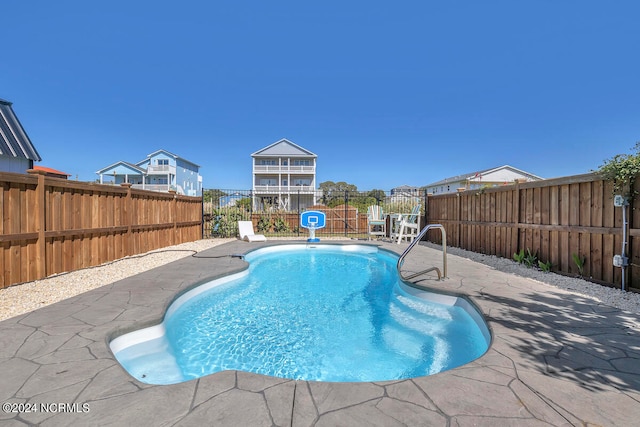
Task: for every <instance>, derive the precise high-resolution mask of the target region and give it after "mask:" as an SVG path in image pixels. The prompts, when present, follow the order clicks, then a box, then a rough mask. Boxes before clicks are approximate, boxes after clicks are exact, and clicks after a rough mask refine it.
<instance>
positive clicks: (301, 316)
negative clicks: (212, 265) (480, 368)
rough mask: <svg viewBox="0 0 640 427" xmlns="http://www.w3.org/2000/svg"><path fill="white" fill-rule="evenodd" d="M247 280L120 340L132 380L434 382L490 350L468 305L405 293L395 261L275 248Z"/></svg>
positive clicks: (353, 250)
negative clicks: (254, 377) (211, 377)
mask: <svg viewBox="0 0 640 427" xmlns="http://www.w3.org/2000/svg"><path fill="white" fill-rule="evenodd" d="M245 259H246V260H247V261H248V262H249V268H248V270H246V271H244V272H242V273H238V274H235V275H232V276H228V277H225V278H222V279H219V280H214V281H211V282H209V283H206V284H204V285H201V286H199V287H197V288H194V289H192V290H191V291H189V292H187V293H185V294H183V295H182V296H180V297H179V298H177V299H176V300H175V301H174V302H173V303H172V304H171V306H170V307H169V308H168V310H167V313H166V314H165V319H164V321H163V322H162V323H161V324H159V325H156V326H154V327H151V328H146V329H142V330H139V331H135V332H132V333H130V334H126V335H123V336H120V337H118V338H116V339H114V340H113V341H112V342H111V343H110V346H111V349H112V351H113V353H114V355H115V356H116V358H117V359H118V361H119V362H120V363H121V365H122V366H123V367H124V368H125V369H126V370H127V371H128V372H129V373H130V374H131V375H132V376H134V377H135V378H137V379H138V380H140V381H142V382H147V383H151V384H172V383H177V382H182V381H187V380H190V379H193V378H198V377H201V376H204V375H208V374H211V373H215V372H219V371H223V370H229V369H233V370H241V371H248V372H255V373H259V374H264V375H271V376H276V377H282V378H291V379H301V380H313V381H340V382H345V381H382V380H394V379H404V378H412V377H417V376H424V375H430V374H435V373H437V372H441V371H443V370H447V369H452V368H454V367H457V366H461V365H464V364H466V363H468V362H470V361H472V360H474V359H476V358H478V357H480V356H481V355H482V354H484V352H485V351H486V350H487V348H488V345H489V342H490V335H489V332H488V329H487V327H486V324H485V322H484V320H483V319H482V316H481V315H480V314H479V313H478V311H477V310H475V308H474V307H473V306H472V305H471V304H470V303H469V302H468V301H467V300H465V299H464V298H460V297H455V296H448V295H440V294H435V293H430V292H426V291H422V290H418V289H416V288H413V287H410V286H407V285H406V284H405V283H402V282H401V281H400V280H399V278H398V275H397V271H396V268H395V265H396V262H397V259H398V256H397V255H396V254H395V253H392V252H388V251H385V250H380V249H378V248H377V247H375V246H369V245H313V246H311V245H305V244H295V245H279V246H272V247H267V248H263V249H258V250H256V251H253V252H250V253H249V254H247V256H246V257H245Z"/></svg>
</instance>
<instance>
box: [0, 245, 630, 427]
mask: <svg viewBox="0 0 640 427" xmlns="http://www.w3.org/2000/svg"><path fill="white" fill-rule="evenodd" d="M290 243H293V242H292V241H282V242H266V243H247V242H242V241H237V242H231V243H226V244H223V245H220V246H217V247H214V248H212V249H209V250H207V251H203V252H201V253H199V256H201V257H205V256H206V257H218V256H224V255H231V254H238V253H246V252H248V251H249V250H251V249H254V248H257V247H262V246H266V245H272V244H290ZM329 243H331V244H339V243H341V242H338V241H336V242H334V241H331V242H329ZM342 243H350V244H353V243H366V242H362V241H353V240H349V241H345V242H342ZM374 244H377V245H379V246H380V247H382V248H384V249H387V250H391V251H393V252H396V253H399V252H401V251H402V250H403V249H405V248H406V244H401V245H396V244H392V243H389V242H375V243H374ZM439 262H441V252H439V251H438V250H435V249H431V248H428V247H425V246H417V247H416V248H415V249H414V252H413V253H412V255H411V256H410V257H408V258H407V260H406V261H405V264H404V267H405V268H407V269H415V270H418V269H421V267H422V263H431V265H439V264H438V263H439ZM245 266H246V263H244V261H243V260H241V259H239V258H231V257H222V258H207V259H201V258H200V259H198V258H192V257H188V258H184V259H181V260H178V261H175V262H173V263H171V264H167V265H165V266H162V267H158V268H155V269H153V270H149V271H147V272H144V273H141V274H138V275H136V276H133V277H130V278H127V279H124V280H121V281H119V282H116V283H113V284H111V285H107V286H103V287H101V288H99V289H95V290H92V291H89V292H86V293H84V294H81V295H78V296H76V297H73V298H70V299H68V300H64V301H61V302H59V303H57V304H53V305H50V306H47V307H43V308H41V309H38V310H35V311H33V312H31V313H27V314H24V315H21V316H17V317H14V318H11V319H8V320H5V321H2V322H0V373H2V385H1V386H0V401H1V402H3V403H4V404H6V403H9V404H10V405H9V406H8V407H7V408H6V409H9V411H5V410H4V409H5V407H4V406H3V412H0V421H2V420H11V421H12V422H13V423H14V424H15V425H29V424H42V425H74V424H76V425H86V424H100V425H104V424H132V423H144V424H145V425H146V424H152V425H201V424H215V425H252V426H253V425H282V426H313V425H318V426H319V425H350V426H354V425H355V426H357V425H367V426H369V425H385V426H388V425H390V426H392V425H508V424H513V425H516V424H517V425H522V424H531V425H533V424H547V425H583V424H589V423H590V424H596V425H632V424H634V423H635V422H636V421H637V419H638V417H640V363H638V362H640V316H639V315H638V314H633V313H628V312H624V311H621V310H618V309H615V308H612V307H609V306H605V305H602V304H599V303H595V302H594V301H593V300H590V299H588V298H586V297H583V296H580V295H577V294H573V293H570V292H567V291H563V290H561V289H558V288H555V287H552V286H549V285H545V284H543V283H540V282H537V281H535V280H532V279H527V278H523V277H519V276H515V275H511V274H507V273H502V272H499V271H496V270H493V269H491V268H490V267H487V266H485V265H483V264H478V263H475V262H473V261H470V260H468V259H464V258H460V257H457V256H454V255H449V268H448V278H447V279H445V280H444V281H440V282H439V281H436V280H434V279H433V278H431V279H428V280H427V286H428V287H429V288H433V289H435V290H442V291H445V292H447V293H451V292H453V293H456V294H461V295H464V296H466V297H467V298H468V299H469V300H470V301H471V302H472V303H473V304H474V305H475V306H476V307H478V308H479V309H480V310H481V311H482V312H483V314H484V315H485V318H486V319H487V322H488V324H489V327H490V329H491V332H492V336H493V341H492V344H491V347H490V348H489V350H488V351H487V353H486V354H485V355H484V356H482V357H481V358H479V359H477V360H475V361H473V362H471V363H470V364H467V365H464V366H462V367H459V368H456V369H453V370H451V371H446V372H442V373H439V374H436V375H433V376H429V377H420V378H414V379H409V380H400V381H387V382H376V383H324V382H310V381H294V380H285V379H280V378H273V377H266V376H262V375H257V374H250V373H245V372H240V371H225V372H220V373H216V374H213V375H209V376H207V377H203V378H200V379H197V380H192V381H188V382H185V383H180V384H174V385H162V386H158V385H148V384H144V383H141V382H139V381H137V380H135V379H134V378H132V377H131V376H129V375H128V374H127V373H126V371H124V369H123V368H122V367H121V366H120V365H119V364H118V363H117V361H116V360H115V358H114V357H113V354H112V353H111V351H110V349H109V346H108V342H109V340H110V339H111V338H113V337H115V336H117V335H121V334H123V333H125V332H128V331H131V330H134V329H138V328H140V327H142V326H151V325H153V324H154V323H157V322H158V319H161V318H162V314H163V313H164V310H165V309H166V307H167V306H168V305H169V304H170V302H171V301H173V300H174V299H175V298H177V297H178V296H179V295H180V294H181V293H182V292H185V291H186V290H187V289H188V288H191V287H193V286H194V285H196V284H198V283H202V282H204V281H208V280H210V279H212V278H214V277H221V276H224V275H227V274H231V273H233V272H237V271H239V270H241V269H243V268H244V267H245ZM52 404H57V405H58V406H51V405H52ZM20 405H21V406H20ZM34 408H35V409H40V410H39V411H33V409H34ZM52 408H54V409H55V410H53V411H52V410H51V409H52ZM14 409H15V410H21V411H22V412H21V413H19V414H18V413H16V412H12V410H14ZM43 409H44V410H49V412H44V411H43ZM29 410H30V411H29Z"/></svg>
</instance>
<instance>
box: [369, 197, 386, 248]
mask: <svg viewBox="0 0 640 427" xmlns="http://www.w3.org/2000/svg"><path fill="white" fill-rule="evenodd" d="M367 233H368V234H369V240H371V236H382V237H384V236H386V235H387V218H386V217H385V216H384V210H383V209H382V206H377V205H374V206H369V207H368V208H367Z"/></svg>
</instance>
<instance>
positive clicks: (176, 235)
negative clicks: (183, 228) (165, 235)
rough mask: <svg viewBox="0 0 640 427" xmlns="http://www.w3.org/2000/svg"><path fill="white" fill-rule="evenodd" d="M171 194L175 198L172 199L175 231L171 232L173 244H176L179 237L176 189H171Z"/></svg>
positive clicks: (172, 217) (172, 216)
mask: <svg viewBox="0 0 640 427" xmlns="http://www.w3.org/2000/svg"><path fill="white" fill-rule="evenodd" d="M169 194H171V195H172V196H173V200H172V201H171V219H172V221H173V233H171V245H169V246H173V245H175V244H176V241H177V239H178V220H177V218H178V196H177V195H176V194H177V192H176V190H169Z"/></svg>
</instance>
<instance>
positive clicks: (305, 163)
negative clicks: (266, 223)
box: [251, 139, 318, 211]
mask: <svg viewBox="0 0 640 427" xmlns="http://www.w3.org/2000/svg"><path fill="white" fill-rule="evenodd" d="M251 158H252V160H253V180H252V182H253V188H252V189H253V210H257V211H262V210H303V209H305V208H307V207H309V206H313V205H315V204H316V201H317V195H316V161H317V158H318V156H317V155H315V154H314V153H312V152H311V151H309V150H307V149H305V148H302V147H300V146H299V145H296V144H294V143H293V142H291V141H289V140H288V139H281V140H279V141H276V142H274V143H273V144H271V145H269V146H267V147H265V148H263V149H261V150H258V151H256V152H255V153H253V154H252V155H251Z"/></svg>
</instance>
